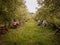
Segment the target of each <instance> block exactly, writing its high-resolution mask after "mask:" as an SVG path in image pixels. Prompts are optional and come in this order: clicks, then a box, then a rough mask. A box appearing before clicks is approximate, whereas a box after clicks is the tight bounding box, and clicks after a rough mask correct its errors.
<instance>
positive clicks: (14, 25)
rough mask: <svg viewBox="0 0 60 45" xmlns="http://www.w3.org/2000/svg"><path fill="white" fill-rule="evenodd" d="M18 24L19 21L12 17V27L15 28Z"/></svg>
mask: <svg viewBox="0 0 60 45" xmlns="http://www.w3.org/2000/svg"><path fill="white" fill-rule="evenodd" d="M18 25H19V23H18V22H17V21H16V20H15V19H14V20H13V28H17V26H18Z"/></svg>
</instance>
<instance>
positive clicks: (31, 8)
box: [25, 0, 39, 13]
mask: <svg viewBox="0 0 60 45" xmlns="http://www.w3.org/2000/svg"><path fill="white" fill-rule="evenodd" d="M25 2H26V3H25V5H26V7H27V10H28V12H30V13H35V12H36V11H37V9H36V8H39V6H38V4H37V0H25Z"/></svg>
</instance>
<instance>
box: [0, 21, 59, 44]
mask: <svg viewBox="0 0 60 45" xmlns="http://www.w3.org/2000/svg"><path fill="white" fill-rule="evenodd" d="M59 42H60V36H56V35H54V31H52V29H48V28H46V27H45V28H42V26H37V23H36V22H35V21H33V20H30V21H28V22H26V24H25V25H24V26H23V27H20V28H18V29H15V30H14V29H11V30H9V32H7V33H6V34H5V35H2V36H1V37H0V45H60V43H59Z"/></svg>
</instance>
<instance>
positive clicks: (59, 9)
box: [36, 0, 60, 26]
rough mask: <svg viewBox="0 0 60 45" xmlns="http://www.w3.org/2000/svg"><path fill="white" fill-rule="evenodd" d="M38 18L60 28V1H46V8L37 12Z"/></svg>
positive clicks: (43, 7)
mask: <svg viewBox="0 0 60 45" xmlns="http://www.w3.org/2000/svg"><path fill="white" fill-rule="evenodd" d="M36 18H40V20H44V19H45V20H47V22H49V23H54V24H55V25H56V26H60V21H59V20H60V1H59V0H44V6H42V8H40V9H39V10H38V11H37V14H36Z"/></svg>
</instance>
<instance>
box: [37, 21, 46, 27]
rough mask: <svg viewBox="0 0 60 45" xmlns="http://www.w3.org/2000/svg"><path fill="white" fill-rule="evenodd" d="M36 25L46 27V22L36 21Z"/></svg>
mask: <svg viewBox="0 0 60 45" xmlns="http://www.w3.org/2000/svg"><path fill="white" fill-rule="evenodd" d="M37 23H38V26H40V25H42V26H43V27H44V26H46V24H47V22H46V20H42V21H40V20H38V21H37Z"/></svg>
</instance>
